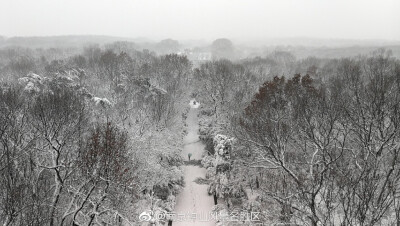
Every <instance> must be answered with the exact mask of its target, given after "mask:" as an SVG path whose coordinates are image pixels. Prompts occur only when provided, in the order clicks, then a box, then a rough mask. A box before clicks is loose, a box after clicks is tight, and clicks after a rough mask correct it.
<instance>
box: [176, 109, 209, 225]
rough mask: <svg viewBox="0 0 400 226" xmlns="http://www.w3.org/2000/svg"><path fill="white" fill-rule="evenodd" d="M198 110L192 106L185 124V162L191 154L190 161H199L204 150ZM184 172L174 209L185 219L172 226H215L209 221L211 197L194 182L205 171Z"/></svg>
mask: <svg viewBox="0 0 400 226" xmlns="http://www.w3.org/2000/svg"><path fill="white" fill-rule="evenodd" d="M197 112H198V110H197V109H196V108H195V107H193V106H192V108H191V109H190V111H189V114H188V118H187V119H186V120H187V124H188V134H187V135H186V137H185V140H184V142H185V146H184V149H183V152H182V157H183V158H184V159H185V160H187V158H188V153H192V157H191V159H194V160H200V159H201V157H202V154H203V152H204V151H205V150H204V145H203V144H202V143H201V142H200V140H199V136H198V133H197V132H198V128H199V126H198V118H197ZM183 170H184V172H185V187H184V188H183V191H182V192H181V193H180V194H179V195H178V197H177V204H176V207H175V213H176V214H182V215H183V214H185V217H178V218H179V219H177V220H176V221H174V222H173V226H176V225H181V226H191V225H199V226H208V225H210V226H211V225H213V226H215V222H214V221H212V220H211V219H210V213H211V209H212V207H213V205H214V201H213V199H212V196H209V195H208V193H207V186H208V185H206V184H197V183H196V182H194V180H195V179H196V178H198V177H201V178H205V175H206V170H205V169H204V168H200V167H199V166H193V165H186V166H183Z"/></svg>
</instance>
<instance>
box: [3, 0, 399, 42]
mask: <svg viewBox="0 0 400 226" xmlns="http://www.w3.org/2000/svg"><path fill="white" fill-rule="evenodd" d="M86 34H92V35H111V36H123V37H148V38H152V39H163V38H173V39H178V40H183V39H209V40H212V39H215V38H219V37H227V38H233V39H243V40H259V39H262V38H283V37H313V38H333V39H336V38H344V39H388V40H400V0H142V1H138V0H0V35H4V36H47V35H86Z"/></svg>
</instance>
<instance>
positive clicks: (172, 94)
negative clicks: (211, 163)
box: [0, 43, 192, 225]
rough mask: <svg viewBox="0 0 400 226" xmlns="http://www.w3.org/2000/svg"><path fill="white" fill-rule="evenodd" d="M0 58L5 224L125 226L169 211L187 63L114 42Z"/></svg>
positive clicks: (0, 218) (0, 193)
mask: <svg viewBox="0 0 400 226" xmlns="http://www.w3.org/2000/svg"><path fill="white" fill-rule="evenodd" d="M0 53H1V54H0V55H1V57H0V59H1V60H0V62H1V65H0V66H1V67H0V73H1V78H2V83H1V86H0V87H1V88H0V171H1V173H0V223H1V224H2V225H98V224H100V225H103V224H107V225H126V224H133V223H135V222H137V221H138V220H139V219H138V215H139V214H140V213H141V212H143V211H146V210H153V211H164V212H170V211H172V210H173V209H174V205H175V196H176V195H177V194H178V192H179V191H180V189H181V187H182V186H183V174H182V171H181V169H180V165H182V163H183V161H182V159H181V157H180V149H181V148H182V145H183V136H184V131H185V124H184V123H185V116H186V113H187V111H188V106H187V103H186V100H188V98H187V95H188V90H187V89H186V87H188V83H189V81H190V79H191V75H192V71H191V63H190V62H189V61H188V60H187V58H186V57H182V56H178V55H164V56H160V57H158V56H156V55H155V54H153V53H150V52H146V51H144V52H141V51H136V50H133V49H131V48H129V46H125V45H122V44H121V43H114V44H112V45H108V46H106V47H102V48H100V47H98V46H91V47H88V48H85V49H83V50H81V51H80V52H79V51H78V52H74V51H72V52H68V51H65V50H61V49H47V50H40V49H36V50H32V49H22V48H14V49H12V48H11V49H6V50H4V49H3V50H1V51H0Z"/></svg>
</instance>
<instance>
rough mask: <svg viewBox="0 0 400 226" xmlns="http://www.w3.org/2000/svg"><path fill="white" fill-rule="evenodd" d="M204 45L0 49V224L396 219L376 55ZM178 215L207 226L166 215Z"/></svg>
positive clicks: (385, 66)
mask: <svg viewBox="0 0 400 226" xmlns="http://www.w3.org/2000/svg"><path fill="white" fill-rule="evenodd" d="M213 45H214V46H212V47H211V49H212V51H211V59H209V60H200V61H194V60H192V59H189V57H188V56H187V55H185V54H182V53H179V54H177V53H169V54H163V53H162V52H161V53H160V52H154V51H149V50H137V49H136V48H135V46H134V45H132V44H130V43H129V42H114V43H111V44H107V45H89V46H86V47H84V48H78V49H73V50H71V49H68V48H49V49H31V48H22V47H4V48H2V49H0V78H1V84H0V171H1V174H0V223H1V224H2V225H60V226H61V225H261V224H262V225H312V226H317V225H399V224H400V193H399V192H400V181H399V180H400V61H399V59H397V58H395V57H393V56H392V53H391V51H390V49H376V50H375V51H373V52H370V53H369V54H365V55H359V56H357V57H348V58H317V57H306V58H297V57H296V56H294V55H293V54H291V53H290V52H287V51H272V52H271V53H269V54H267V55H264V56H259V57H246V58H243V57H238V56H237V55H236V56H235V49H234V46H233V45H232V42H230V41H229V40H227V39H221V40H219V41H216V42H214V43H213ZM167 51H168V50H167ZM190 157H191V159H190ZM188 158H189V159H188ZM192 205H195V206H194V207H193V208H194V209H193V208H192V207H191V206H192ZM189 210H190V211H209V212H210V214H213V216H214V217H215V216H217V217H215V218H213V219H210V220H209V221H208V222H198V219H191V220H192V221H188V223H183V224H182V222H179V219H176V218H175V217H174V216H173V215H171V214H173V213H175V214H177V213H178V212H179V211H189ZM185 213H186V212H185ZM194 214H195V213H194ZM243 214H248V215H247V216H249V215H250V216H252V215H254V218H251V219H250V218H248V217H243V216H242V215H243ZM143 216H144V217H149V218H143ZM223 216H225V218H223ZM190 222H192V223H190Z"/></svg>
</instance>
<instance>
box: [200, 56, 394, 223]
mask: <svg viewBox="0 0 400 226" xmlns="http://www.w3.org/2000/svg"><path fill="white" fill-rule="evenodd" d="M277 72H278V73H277ZM196 73H197V76H195V78H196V79H197V82H198V84H199V85H198V87H199V90H198V99H199V100H200V101H201V102H202V105H201V106H202V109H201V112H200V115H201V117H202V120H201V122H200V126H201V128H200V132H201V134H202V139H203V140H204V141H205V142H206V143H207V148H208V150H209V155H208V156H206V157H205V158H204V159H203V164H204V166H205V167H206V168H207V169H208V179H209V181H210V189H209V192H210V195H215V196H216V197H217V198H218V206H219V207H218V208H216V209H217V211H218V212H219V213H224V212H225V213H226V212H229V211H233V212H235V211H237V210H238V209H240V210H241V211H247V212H248V213H249V214H251V212H260V213H261V214H260V218H259V219H258V222H262V223H265V224H268V225H274V224H285V225H296V224H297V225H315V226H317V225H398V224H400V202H399V201H400V200H399V197H400V196H399V191H400V190H399V185H400V184H399V180H400V168H399V166H400V158H399V154H400V146H399V145H400V128H399V126H400V111H399V110H400V61H399V60H398V59H396V58H393V57H391V53H390V51H386V50H383V49H380V50H377V51H375V52H373V53H371V54H370V55H368V56H360V57H355V58H343V59H333V60H326V59H318V58H308V59H305V60H301V61H296V60H295V59H294V58H292V57H290V55H287V54H278V55H276V54H275V55H270V56H268V57H265V58H257V59H249V60H245V61H241V62H236V63H232V62H229V61H216V62H210V63H207V64H204V65H202V66H201V67H200V68H199V70H197V71H196ZM221 139H222V140H221ZM251 223H254V222H249V221H243V222H242V224H243V225H247V224H248V225H250V224H251Z"/></svg>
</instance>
